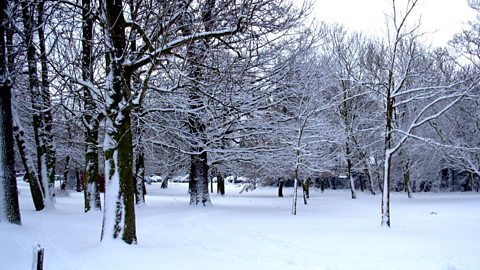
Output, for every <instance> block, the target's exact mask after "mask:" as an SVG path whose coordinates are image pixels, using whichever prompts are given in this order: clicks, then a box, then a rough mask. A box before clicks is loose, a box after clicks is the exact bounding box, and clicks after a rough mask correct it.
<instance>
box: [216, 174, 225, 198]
mask: <svg viewBox="0 0 480 270" xmlns="http://www.w3.org/2000/svg"><path fill="white" fill-rule="evenodd" d="M218 193H220V195H222V196H224V195H225V178H224V177H223V174H222V173H221V172H217V194H218Z"/></svg>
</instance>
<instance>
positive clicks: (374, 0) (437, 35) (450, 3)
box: [297, 0, 476, 46]
mask: <svg viewBox="0 0 480 270" xmlns="http://www.w3.org/2000/svg"><path fill="white" fill-rule="evenodd" d="M297 1H298V0H297ZM312 1H313V3H314V10H313V15H314V16H315V17H316V18H317V19H318V20H319V21H325V22H330V23H331V22H338V23H342V24H344V25H345V26H346V27H347V28H349V29H352V30H355V31H362V32H365V33H368V34H378V35H381V34H382V33H385V14H391V11H392V8H391V3H392V1H391V0H312ZM396 2H397V6H398V7H397V9H398V10H404V7H405V3H406V0H397V1H396ZM420 16H421V18H422V19H421V22H422V26H421V31H422V32H427V33H428V34H427V35H426V36H425V39H426V41H427V42H431V43H432V44H433V45H435V46H442V45H445V44H446V42H448V40H450V39H451V37H452V36H453V34H454V33H456V32H459V31H460V30H461V29H462V28H465V27H466V23H467V22H468V21H469V20H474V19H475V16H476V13H475V12H474V11H473V10H472V9H471V8H470V7H469V6H468V3H467V0H421V1H420V5H419V6H418V7H417V8H416V12H415V14H414V17H415V18H414V20H415V21H417V20H418V18H419V17H420Z"/></svg>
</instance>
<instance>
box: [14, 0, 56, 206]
mask: <svg viewBox="0 0 480 270" xmlns="http://www.w3.org/2000/svg"><path fill="white" fill-rule="evenodd" d="M21 4H22V21H23V27H24V43H25V45H26V47H27V52H26V54H27V66H28V81H29V90H30V98H31V103H32V104H31V106H32V127H33V132H34V139H35V145H36V156H37V173H38V174H37V179H38V180H39V182H40V183H41V186H42V188H43V196H44V204H45V207H46V208H53V195H52V193H51V191H50V185H49V181H48V176H49V175H48V172H49V170H48V164H47V160H48V159H47V146H46V144H45V133H44V122H43V113H42V108H43V107H42V104H43V100H42V93H41V91H40V81H39V79H38V69H37V64H38V63H37V59H36V49H35V45H34V44H33V31H34V29H35V25H34V23H33V21H32V20H33V13H34V8H33V3H32V2H27V1H21Z"/></svg>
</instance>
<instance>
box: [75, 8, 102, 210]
mask: <svg viewBox="0 0 480 270" xmlns="http://www.w3.org/2000/svg"><path fill="white" fill-rule="evenodd" d="M82 6H83V8H82V79H83V80H84V81H86V82H92V81H93V63H92V39H93V11H92V7H91V0H82ZM83 94H84V107H85V112H84V115H83V124H84V127H85V134H84V135H85V154H84V155H85V164H84V170H83V179H84V182H85V183H84V186H85V189H84V195H85V196H84V197H85V202H84V210H85V212H88V211H90V210H92V209H93V210H97V211H99V210H101V201H100V188H99V174H98V167H99V166H98V147H97V144H98V128H99V126H100V119H99V118H100V116H99V115H98V113H96V104H95V100H94V98H93V95H92V93H91V92H90V89H89V88H88V87H86V86H83ZM77 191H78V189H77Z"/></svg>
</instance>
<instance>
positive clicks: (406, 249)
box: [0, 181, 480, 270]
mask: <svg viewBox="0 0 480 270" xmlns="http://www.w3.org/2000/svg"><path fill="white" fill-rule="evenodd" d="M147 189H148V196H147V205H146V206H143V207H141V208H138V209H137V212H136V214H137V236H138V241H139V243H138V245H132V246H129V245H126V244H123V243H122V242H121V241H110V242H103V243H100V242H99V236H100V229H101V222H102V214H101V213H100V212H97V213H89V214H84V213H83V194H82V193H76V192H71V193H70V195H69V196H65V197H57V203H56V206H55V207H56V209H55V210H50V211H42V212H35V211H34V210H33V205H32V202H31V198H30V192H29V189H28V186H27V184H25V183H24V182H22V181H19V190H20V204H21V213H22V220H23V226H14V225H8V224H5V223H2V224H0V269H2V270H15V269H22V270H24V269H30V267H31V263H32V262H31V261H32V250H33V243H35V242H38V243H40V244H41V245H42V246H43V247H44V248H45V267H44V269H46V270H55V269H59V270H60V269H61V270H65V269H69V270H71V269H85V270H96V269H102V270H105V269H108V270H110V269H115V270H117V269H142V270H144V269H155V270H156V269H175V270H178V269H180V270H181V269H209V270H215V269H219V270H220V269H221V270H225V269H227V270H234V269H241V270H253V269H262V270H268V269H275V270H281V269H288V270H290V269H301V270H308V269H318V270H320V269H348V270H355V269H369V270H370V269H379V270H380V269H381V270H385V269H402V270H405V269H409V270H412V269H419V270H420V269H421V270H429V269H438V270H453V269H457V270H459V269H465V270H466V269H472V270H474V269H480V194H478V193H422V194H415V198H414V199H408V198H406V196H405V195H404V194H393V195H392V206H391V207H392V228H385V227H381V226H380V213H379V211H380V200H381V197H380V196H379V195H377V196H372V195H370V194H368V193H361V192H359V194H358V195H359V196H358V199H357V200H352V199H349V196H350V192H349V191H326V192H325V193H320V192H319V191H316V190H313V192H312V196H311V199H310V201H309V205H306V206H305V205H303V202H302V201H301V200H299V208H298V214H297V216H292V215H291V214H290V208H291V195H290V194H291V192H292V190H291V189H286V190H285V194H288V195H290V196H286V197H284V198H277V197H276V189H274V188H260V189H257V190H255V191H253V192H248V193H242V194H239V193H238V191H239V188H236V187H234V186H233V185H229V186H227V195H226V196H225V197H220V196H217V195H212V201H213V205H214V206H213V207H208V208H205V207H192V206H189V205H188V202H189V199H188V196H187V192H186V191H187V190H186V189H187V186H186V184H185V183H170V185H169V188H168V189H167V190H161V189H160V185H159V184H153V185H149V186H147Z"/></svg>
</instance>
